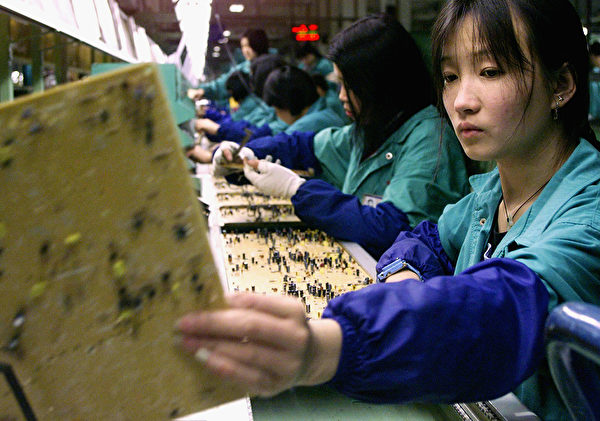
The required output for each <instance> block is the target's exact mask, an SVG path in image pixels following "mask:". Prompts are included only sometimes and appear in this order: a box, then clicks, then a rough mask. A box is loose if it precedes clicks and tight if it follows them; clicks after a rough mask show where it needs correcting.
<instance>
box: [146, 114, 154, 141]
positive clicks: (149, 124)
mask: <svg viewBox="0 0 600 421" xmlns="http://www.w3.org/2000/svg"><path fill="white" fill-rule="evenodd" d="M152 142H154V121H152V120H146V145H150V144H152Z"/></svg>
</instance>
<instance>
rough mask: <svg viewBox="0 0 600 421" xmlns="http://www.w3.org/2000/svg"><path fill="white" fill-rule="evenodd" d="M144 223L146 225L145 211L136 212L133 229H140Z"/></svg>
mask: <svg viewBox="0 0 600 421" xmlns="http://www.w3.org/2000/svg"><path fill="white" fill-rule="evenodd" d="M143 225H144V212H143V211H139V212H136V214H135V215H133V223H132V224H131V226H132V227H133V229H134V230H135V231H139V230H140V229H142V226H143Z"/></svg>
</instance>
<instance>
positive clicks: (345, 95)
mask: <svg viewBox="0 0 600 421" xmlns="http://www.w3.org/2000/svg"><path fill="white" fill-rule="evenodd" d="M333 72H334V73H335V77H336V79H337V81H338V84H339V85H340V94H339V96H338V97H339V99H340V101H341V102H342V105H343V106H344V111H345V112H346V115H347V116H348V117H350V118H351V119H352V120H354V119H355V116H354V113H353V112H352V107H354V110H355V111H356V112H357V113H359V112H360V102H359V101H358V98H356V96H355V95H354V92H352V91H351V90H349V91H346V87H345V86H344V76H342V72H340V69H339V68H338V67H337V65H336V64H335V63H334V64H333ZM350 103H352V107H351V106H350Z"/></svg>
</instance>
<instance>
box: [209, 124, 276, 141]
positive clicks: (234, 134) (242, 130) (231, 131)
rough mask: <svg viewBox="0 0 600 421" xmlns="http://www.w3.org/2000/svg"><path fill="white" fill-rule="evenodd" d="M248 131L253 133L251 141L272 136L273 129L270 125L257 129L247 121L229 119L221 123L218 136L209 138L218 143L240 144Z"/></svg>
mask: <svg viewBox="0 0 600 421" xmlns="http://www.w3.org/2000/svg"><path fill="white" fill-rule="evenodd" d="M246 129H248V130H250V131H251V132H252V135H251V136H250V139H256V138H259V137H264V136H269V135H271V129H270V128H269V125H268V124H263V125H262V126H260V127H257V126H255V125H253V124H252V123H250V122H248V121H246V120H238V121H233V120H232V119H228V120H226V121H223V122H221V123H220V127H219V130H218V131H217V135H216V136H209V139H211V140H213V141H217V142H220V141H223V140H230V141H232V142H237V143H240V142H241V141H242V140H244V138H245V137H246Z"/></svg>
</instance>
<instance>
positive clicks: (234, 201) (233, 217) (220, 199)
mask: <svg viewBox="0 0 600 421" xmlns="http://www.w3.org/2000/svg"><path fill="white" fill-rule="evenodd" d="M212 182H213V186H214V191H215V194H216V200H215V206H216V208H217V209H218V214H219V224H220V225H224V226H229V225H235V224H250V225H252V224H256V223H273V222H286V223H290V222H293V223H299V222H300V219H299V218H298V217H297V216H296V214H295V213H294V206H293V205H292V202H291V201H290V200H289V199H282V198H280V197H272V196H269V195H266V194H264V193H262V192H260V191H259V190H257V189H256V187H254V186H253V185H251V184H244V185H236V184H230V183H228V182H227V181H226V180H225V179H224V178H221V177H215V178H213V180H212Z"/></svg>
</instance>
